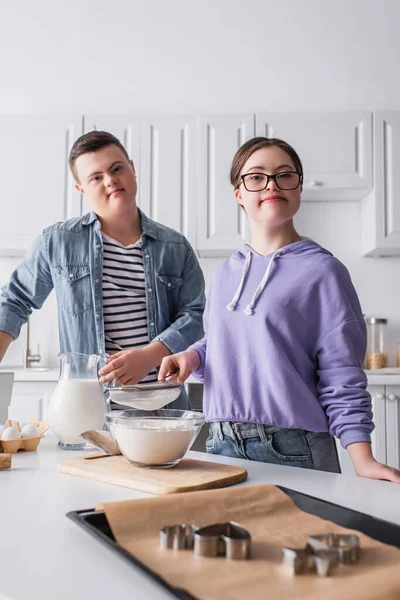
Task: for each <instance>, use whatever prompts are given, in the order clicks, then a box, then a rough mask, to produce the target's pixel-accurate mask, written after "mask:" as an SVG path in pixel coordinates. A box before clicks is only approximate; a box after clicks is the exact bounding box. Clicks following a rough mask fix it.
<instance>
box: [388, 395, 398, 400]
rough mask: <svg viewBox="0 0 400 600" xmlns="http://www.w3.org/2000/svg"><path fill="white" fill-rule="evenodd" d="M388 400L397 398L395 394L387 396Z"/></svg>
mask: <svg viewBox="0 0 400 600" xmlns="http://www.w3.org/2000/svg"><path fill="white" fill-rule="evenodd" d="M388 398H389V400H397V396H396V395H395V394H389V396H388Z"/></svg>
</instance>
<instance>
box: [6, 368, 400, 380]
mask: <svg viewBox="0 0 400 600" xmlns="http://www.w3.org/2000/svg"><path fill="white" fill-rule="evenodd" d="M41 369H43V370H41ZM0 371H7V372H13V373H14V374H15V377H14V381H16V382H18V381H58V377H59V375H60V370H59V369H58V368H57V369H54V368H51V369H47V368H45V367H42V368H29V369H23V368H21V367H3V366H2V367H1V368H0ZM365 373H366V375H367V378H368V384H369V385H399V384H400V369H397V368H394V367H393V368H387V369H378V370H376V371H365ZM186 383H188V384H202V383H201V382H200V381H198V380H197V379H195V378H194V377H192V376H190V377H189V378H188V379H187V380H186Z"/></svg>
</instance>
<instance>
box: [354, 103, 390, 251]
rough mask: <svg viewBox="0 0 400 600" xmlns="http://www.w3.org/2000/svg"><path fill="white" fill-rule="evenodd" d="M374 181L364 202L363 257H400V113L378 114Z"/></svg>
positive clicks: (362, 223)
mask: <svg viewBox="0 0 400 600" xmlns="http://www.w3.org/2000/svg"><path fill="white" fill-rule="evenodd" d="M374 181H375V185H374V190H373V192H372V193H371V194H369V195H368V196H367V197H366V198H365V199H364V200H363V201H362V203H361V242H362V254H363V255H364V256H391V255H392V256H395V255H400V204H399V202H398V190H399V186H400V111H378V112H376V113H375V116H374Z"/></svg>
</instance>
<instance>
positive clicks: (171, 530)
mask: <svg viewBox="0 0 400 600" xmlns="http://www.w3.org/2000/svg"><path fill="white" fill-rule="evenodd" d="M195 531H196V527H195V526H194V525H183V524H181V525H168V526H167V527H163V528H162V529H161V531H160V546H161V548H172V549H173V550H192V549H193V534H194V532H195Z"/></svg>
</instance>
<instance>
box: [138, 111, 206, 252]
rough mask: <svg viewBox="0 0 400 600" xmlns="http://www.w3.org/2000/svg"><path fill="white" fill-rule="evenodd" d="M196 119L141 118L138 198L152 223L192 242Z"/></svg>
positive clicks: (189, 117) (170, 117)
mask: <svg viewBox="0 0 400 600" xmlns="http://www.w3.org/2000/svg"><path fill="white" fill-rule="evenodd" d="M196 174H197V158H196V117H194V116H187V115H162V116H160V115H152V116H145V117H142V118H141V135H140V176H139V197H140V206H141V208H142V209H143V211H144V212H145V213H146V214H147V215H148V216H149V217H150V218H151V219H154V220H155V221H158V222H159V223H163V224H164V225H167V226H168V227H172V228H173V229H175V230H177V231H180V232H181V233H183V234H184V235H185V236H186V237H187V238H188V239H189V241H190V242H191V243H192V244H193V245H195V242H196Z"/></svg>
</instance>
